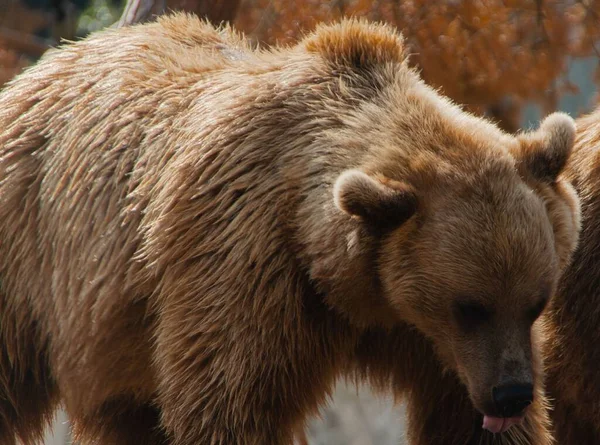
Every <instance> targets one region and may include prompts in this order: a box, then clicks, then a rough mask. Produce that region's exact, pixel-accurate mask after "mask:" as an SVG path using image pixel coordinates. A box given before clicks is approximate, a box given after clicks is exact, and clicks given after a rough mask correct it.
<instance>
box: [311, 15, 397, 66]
mask: <svg viewBox="0 0 600 445" xmlns="http://www.w3.org/2000/svg"><path fill="white" fill-rule="evenodd" d="M303 44H304V45H305V48H306V50H307V51H308V52H311V53H318V54H320V55H321V56H322V57H324V58H325V59H326V60H328V61H329V62H331V63H333V64H335V65H338V66H345V67H348V68H352V69H365V68H369V67H372V66H374V65H377V64H381V63H386V62H392V63H393V62H396V63H402V62H404V61H405V59H406V56H405V54H404V42H403V38H402V35H400V34H399V33H398V32H396V31H395V30H394V28H392V27H391V26H389V25H385V24H379V23H369V22H367V21H366V20H360V19H344V20H342V21H340V22H338V23H335V24H329V25H319V26H318V27H317V29H316V30H315V31H314V32H313V33H312V35H310V36H309V37H307V38H306V39H305V40H304V42H303Z"/></svg>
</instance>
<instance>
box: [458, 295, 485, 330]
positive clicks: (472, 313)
mask: <svg viewBox="0 0 600 445" xmlns="http://www.w3.org/2000/svg"><path fill="white" fill-rule="evenodd" d="M492 315H493V312H492V310H491V309H488V308H486V307H485V306H483V305H482V304H481V303H477V302H475V301H463V302H457V303H455V305H454V316H455V317H456V319H457V320H458V322H459V323H460V324H461V325H462V326H463V327H465V328H472V327H475V326H477V325H479V324H481V323H483V322H486V321H488V320H489V319H490V318H492Z"/></svg>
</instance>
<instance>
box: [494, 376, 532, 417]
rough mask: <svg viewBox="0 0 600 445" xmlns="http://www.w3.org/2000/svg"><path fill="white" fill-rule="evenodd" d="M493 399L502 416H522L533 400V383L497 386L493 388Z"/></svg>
mask: <svg viewBox="0 0 600 445" xmlns="http://www.w3.org/2000/svg"><path fill="white" fill-rule="evenodd" d="M492 400H493V401H494V406H495V407H496V410H497V412H498V414H500V415H501V416H502V417H505V418H506V417H518V416H522V415H523V412H524V411H525V408H527V407H528V406H529V405H531V403H532V402H533V385H532V384H531V383H525V384H512V385H503V386H499V387H495V388H493V389H492Z"/></svg>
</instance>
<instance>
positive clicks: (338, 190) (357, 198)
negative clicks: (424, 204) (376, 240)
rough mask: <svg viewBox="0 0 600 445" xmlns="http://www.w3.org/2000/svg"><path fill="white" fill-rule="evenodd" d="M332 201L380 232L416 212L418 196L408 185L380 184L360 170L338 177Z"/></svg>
mask: <svg viewBox="0 0 600 445" xmlns="http://www.w3.org/2000/svg"><path fill="white" fill-rule="evenodd" d="M333 199H334V202H335V205H336V206H337V207H338V208H339V209H340V210H342V211H344V212H345V213H347V214H348V215H350V216H352V217H354V218H358V219H360V220H361V221H363V222H364V223H366V224H367V225H369V226H370V227H373V228H379V229H390V228H393V227H397V226H399V225H401V224H402V223H404V222H405V221H406V220H408V219H409V218H410V217H411V216H412V215H414V213H415V212H416V210H417V197H416V195H415V193H414V190H413V189H412V188H411V187H410V186H409V185H407V184H404V183H401V182H398V181H392V180H385V181H382V180H379V179H376V178H374V177H371V176H369V175H367V174H366V173H363V172H361V171H359V170H348V171H346V172H344V173H342V174H341V175H340V176H339V177H338V179H337V181H336V182H335V185H334V187H333Z"/></svg>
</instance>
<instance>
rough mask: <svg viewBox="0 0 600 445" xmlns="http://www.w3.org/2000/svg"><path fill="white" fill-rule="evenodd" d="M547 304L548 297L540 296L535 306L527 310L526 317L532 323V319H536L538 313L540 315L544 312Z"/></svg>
mask: <svg viewBox="0 0 600 445" xmlns="http://www.w3.org/2000/svg"><path fill="white" fill-rule="evenodd" d="M547 304H548V299H547V298H541V299H540V301H538V302H537V303H536V304H535V306H533V307H531V308H529V309H528V310H527V318H528V319H529V320H530V321H531V322H532V323H533V322H534V321H536V320H537V319H538V318H539V316H540V315H542V312H544V309H545V308H546V305H547Z"/></svg>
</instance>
